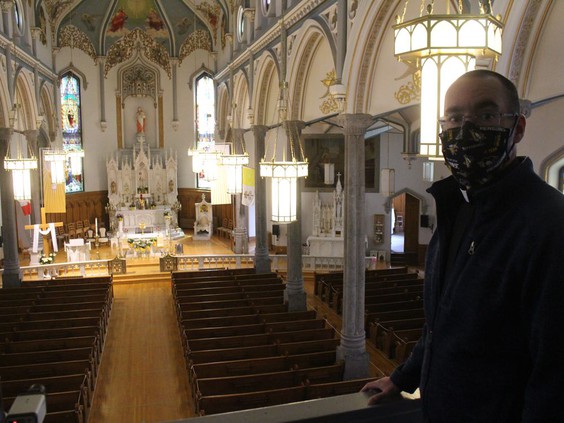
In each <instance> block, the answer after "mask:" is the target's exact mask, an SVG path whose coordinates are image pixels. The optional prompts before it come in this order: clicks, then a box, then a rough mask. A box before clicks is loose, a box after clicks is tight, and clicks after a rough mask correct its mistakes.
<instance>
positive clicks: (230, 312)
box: [177, 304, 288, 321]
mask: <svg viewBox="0 0 564 423" xmlns="http://www.w3.org/2000/svg"><path fill="white" fill-rule="evenodd" d="M287 311H288V306H287V305H286V304H273V305H264V306H250V305H246V306H242V307H231V308H223V309H221V310H217V309H216V310H213V309H212V310H190V309H189V307H186V305H185V304H177V317H178V319H179V321H182V320H183V319H186V320H194V319H198V318H201V319H205V318H208V317H221V316H223V317H228V316H231V317H234V316H244V315H249V314H261V313H284V312H287Z"/></svg>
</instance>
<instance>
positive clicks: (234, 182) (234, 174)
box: [221, 127, 249, 194]
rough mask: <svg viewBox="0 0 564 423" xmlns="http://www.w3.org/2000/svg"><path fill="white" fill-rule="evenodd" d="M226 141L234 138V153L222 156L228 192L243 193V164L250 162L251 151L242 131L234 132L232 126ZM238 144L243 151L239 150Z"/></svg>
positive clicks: (232, 144)
mask: <svg viewBox="0 0 564 423" xmlns="http://www.w3.org/2000/svg"><path fill="white" fill-rule="evenodd" d="M225 138H226V141H227V142H229V141H231V140H232V143H231V146H232V151H231V153H232V154H224V155H222V156H221V165H222V166H223V167H224V168H225V177H226V178H227V192H228V193H229V194H241V193H242V192H243V166H245V165H248V164H249V153H247V149H246V148H245V138H244V137H243V135H241V134H240V133H237V134H236V135H234V134H233V130H232V129H231V127H229V128H228V129H227V136H226V137H225ZM237 144H239V145H240V150H241V152H240V153H239V152H237Z"/></svg>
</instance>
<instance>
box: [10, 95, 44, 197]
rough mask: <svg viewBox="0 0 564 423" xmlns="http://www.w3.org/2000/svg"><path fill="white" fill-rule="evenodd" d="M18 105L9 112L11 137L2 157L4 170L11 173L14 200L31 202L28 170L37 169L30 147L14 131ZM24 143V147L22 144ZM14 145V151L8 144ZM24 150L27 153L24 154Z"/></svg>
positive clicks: (20, 135) (19, 132)
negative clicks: (4, 155) (15, 135)
mask: <svg viewBox="0 0 564 423" xmlns="http://www.w3.org/2000/svg"><path fill="white" fill-rule="evenodd" d="M19 109H20V105H18V104H14V107H13V108H12V110H10V112H9V121H10V132H11V134H12V137H11V139H10V141H9V142H8V148H7V151H6V157H4V169H6V170H8V171H11V172H12V181H13V187H14V200H31V175H30V170H33V169H37V158H36V157H35V155H34V154H33V151H31V146H30V145H29V143H28V142H27V141H23V140H21V138H22V137H23V134H22V133H21V131H17V130H15V129H14V127H15V124H16V122H17V121H18V111H19ZM14 133H18V137H17V138H16V137H14V136H13V135H14ZM24 142H25V144H26V147H27V148H26V147H24V146H23V145H22V144H23V143H24ZM12 143H15V151H13V148H11V146H10V144H12ZM24 150H27V153H26V154H24Z"/></svg>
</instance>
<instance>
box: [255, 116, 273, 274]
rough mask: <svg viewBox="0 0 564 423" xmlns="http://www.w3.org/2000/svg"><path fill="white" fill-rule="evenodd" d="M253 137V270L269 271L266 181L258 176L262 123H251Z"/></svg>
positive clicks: (263, 143)
mask: <svg viewBox="0 0 564 423" xmlns="http://www.w3.org/2000/svg"><path fill="white" fill-rule="evenodd" d="M252 130H253V135H254V139H255V163H254V167H255V225H256V227H255V270H256V272H257V273H269V272H270V271H271V270H270V258H269V257H268V245H267V235H266V219H267V218H266V181H265V180H264V178H261V176H260V161H261V159H262V158H263V157H264V150H265V142H266V141H265V140H266V132H267V131H268V128H267V127H266V126H264V125H253V127H252Z"/></svg>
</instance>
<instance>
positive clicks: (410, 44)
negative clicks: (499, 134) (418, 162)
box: [393, 0, 503, 160]
mask: <svg viewBox="0 0 564 423" xmlns="http://www.w3.org/2000/svg"><path fill="white" fill-rule="evenodd" d="M408 1H409V0H407V1H406V3H405V6H404V9H403V14H402V16H398V17H397V24H396V25H394V27H393V28H394V53H395V56H396V57H397V58H398V60H400V61H404V62H408V63H411V64H413V65H415V66H416V67H417V68H419V69H420V70H421V140H420V149H419V153H420V155H421V156H424V157H428V158H429V159H431V160H433V159H438V160H442V159H443V157H442V153H441V147H440V141H439V138H438V133H439V125H438V119H439V116H441V115H442V114H443V111H444V97H445V93H446V91H447V89H448V88H449V87H450V85H451V84H452V83H453V82H454V81H455V80H456V79H457V78H458V77H459V76H461V75H462V74H464V73H466V72H468V71H471V70H473V69H474V68H475V66H476V58H478V57H480V58H483V57H485V58H494V59H497V57H498V56H499V55H501V33H502V29H503V24H502V23H501V21H500V17H499V16H498V17H493V16H492V15H491V13H490V12H491V1H489V0H484V1H480V2H479V3H480V5H479V6H480V13H479V14H477V15H475V14H463V4H462V3H463V2H462V0H459V1H458V10H457V11H455V13H451V11H450V1H449V0H446V6H447V7H446V14H434V1H431V4H429V5H427V7H426V11H427V14H426V15H423V11H424V10H425V7H424V0H422V1H421V7H420V15H419V17H418V18H415V19H412V20H409V21H406V22H404V17H405V12H406V9H407V5H408ZM485 3H487V4H485Z"/></svg>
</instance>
